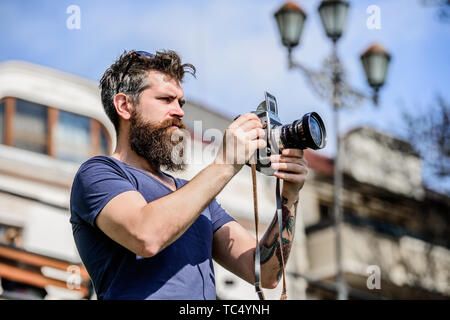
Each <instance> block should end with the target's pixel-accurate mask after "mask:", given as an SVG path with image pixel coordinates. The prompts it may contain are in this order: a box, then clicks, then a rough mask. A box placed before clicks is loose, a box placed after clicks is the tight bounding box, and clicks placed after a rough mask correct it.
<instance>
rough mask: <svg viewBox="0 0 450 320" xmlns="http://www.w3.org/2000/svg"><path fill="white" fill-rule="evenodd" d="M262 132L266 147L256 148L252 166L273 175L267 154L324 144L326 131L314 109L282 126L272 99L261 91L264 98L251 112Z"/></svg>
mask: <svg viewBox="0 0 450 320" xmlns="http://www.w3.org/2000/svg"><path fill="white" fill-rule="evenodd" d="M253 113H255V114H256V115H257V116H258V118H259V119H260V120H261V122H262V124H263V129H264V130H265V131H266V135H265V137H264V139H265V140H266V147H265V148H263V149H258V150H256V161H255V167H256V170H258V171H259V172H261V173H263V174H265V175H267V176H273V173H274V172H275V170H274V169H272V168H271V162H270V156H271V155H272V154H281V152H282V151H283V149H288V148H289V149H307V148H311V149H314V150H316V149H322V148H324V147H325V145H326V130H325V126H324V124H323V121H322V119H321V117H320V116H319V115H318V114H317V113H316V112H310V113H307V114H305V115H304V116H303V117H302V119H298V120H295V121H294V122H293V123H292V124H288V125H283V124H282V123H281V120H280V118H279V117H278V104H277V100H276V98H275V97H274V96H273V95H271V94H270V93H268V92H265V100H264V101H263V102H261V103H260V104H259V106H258V108H256V111H253Z"/></svg>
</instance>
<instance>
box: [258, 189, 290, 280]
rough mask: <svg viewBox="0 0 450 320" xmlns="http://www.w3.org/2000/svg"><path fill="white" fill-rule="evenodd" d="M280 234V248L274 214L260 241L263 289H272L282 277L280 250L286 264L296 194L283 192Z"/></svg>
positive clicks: (276, 221) (276, 219)
mask: <svg viewBox="0 0 450 320" xmlns="http://www.w3.org/2000/svg"><path fill="white" fill-rule="evenodd" d="M281 205H282V234H281V241H282V246H280V237H279V227H278V217H277V215H276V214H275V216H274V218H273V220H272V222H271V224H270V225H269V228H268V229H267V231H266V233H265V234H264V236H263V237H262V239H261V242H260V249H261V283H262V285H263V286H264V287H269V288H270V287H273V286H274V283H278V281H279V280H280V277H281V275H282V260H281V249H280V247H281V248H282V250H283V257H284V263H285V264H286V263H287V260H288V257H289V253H290V252H291V247H292V243H293V241H294V232H295V221H296V213H297V205H298V194H289V193H288V192H285V190H283V192H282V198H281Z"/></svg>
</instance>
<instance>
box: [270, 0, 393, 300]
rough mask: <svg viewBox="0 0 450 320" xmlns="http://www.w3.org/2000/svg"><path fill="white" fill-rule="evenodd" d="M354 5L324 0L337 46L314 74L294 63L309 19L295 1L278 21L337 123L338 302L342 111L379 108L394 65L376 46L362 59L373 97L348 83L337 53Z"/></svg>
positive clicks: (340, 281)
mask: <svg viewBox="0 0 450 320" xmlns="http://www.w3.org/2000/svg"><path fill="white" fill-rule="evenodd" d="M349 7H350V5H349V3H348V2H346V1H342V0H322V2H321V3H320V5H319V8H318V11H319V14H320V19H321V21H322V25H323V27H324V30H325V33H326V35H327V37H328V38H329V39H330V40H331V41H332V42H333V48H332V54H331V56H329V57H327V58H326V59H325V62H324V65H323V68H322V70H320V71H313V70H311V69H309V68H308V67H306V66H305V65H303V64H301V63H299V62H297V61H294V59H293V58H292V50H293V48H294V47H296V46H297V45H298V44H299V42H300V38H301V34H302V31H303V25H304V22H305V21H306V19H307V15H306V13H305V11H304V10H303V9H302V8H301V7H300V6H299V5H298V4H296V3H294V2H292V1H288V2H286V3H285V4H284V5H283V6H282V7H281V8H280V9H279V10H278V11H277V12H275V19H276V21H277V25H278V30H279V33H280V36H281V40H282V43H283V45H284V46H285V47H286V48H287V49H288V62H289V68H290V69H297V70H299V71H301V72H302V74H303V75H304V76H305V77H306V79H307V80H308V84H309V85H310V86H311V87H312V89H313V91H314V92H315V93H316V94H318V95H319V96H320V97H321V98H323V99H325V100H327V101H329V102H330V103H331V105H332V106H333V119H334V129H335V137H336V156H335V164H334V208H333V210H334V226H335V250H336V287H337V298H338V299H340V300H345V299H347V297H348V288H347V286H346V284H345V281H344V277H343V268H342V239H341V228H342V221H343V214H342V210H341V192H342V182H343V177H342V163H343V161H342V160H343V159H342V156H343V154H342V152H341V149H342V146H341V144H342V143H341V141H340V137H339V111H340V110H341V109H342V108H356V107H357V106H359V105H360V104H361V103H362V102H363V101H364V100H367V99H370V100H372V101H373V102H374V103H375V104H378V92H379V89H380V88H381V87H382V86H383V84H384V82H385V79H386V74H387V69H388V65H389V61H390V55H389V53H388V52H387V51H386V50H385V49H384V48H383V47H382V46H381V45H378V44H377V45H372V46H371V47H369V48H368V49H367V50H365V51H364V53H363V54H362V55H361V62H362V64H363V67H364V72H365V75H366V78H367V81H368V83H369V85H370V86H371V87H372V89H373V93H372V95H367V94H365V93H362V92H360V91H358V90H356V89H353V88H352V87H351V86H350V85H349V84H348V83H347V81H346V78H345V72H344V67H343V65H342V63H341V61H340V59H339V56H338V53H337V43H338V40H339V39H340V38H341V36H342V34H343V32H344V29H345V24H346V20H347V13H348V9H349Z"/></svg>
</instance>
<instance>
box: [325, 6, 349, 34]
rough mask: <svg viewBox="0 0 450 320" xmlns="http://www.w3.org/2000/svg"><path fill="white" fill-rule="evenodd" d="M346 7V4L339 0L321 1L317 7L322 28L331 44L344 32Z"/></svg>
mask: <svg viewBox="0 0 450 320" xmlns="http://www.w3.org/2000/svg"><path fill="white" fill-rule="evenodd" d="M348 7H349V4H348V2H345V1H341V0H323V1H322V3H321V4H320V6H319V9H318V10H319V14H320V19H321V21H322V25H323V28H324V29H325V32H326V34H327V37H328V38H330V39H331V40H333V42H336V41H337V40H338V39H339V38H340V37H341V35H342V33H343V32H344V27H345V23H346V21H347V12H348Z"/></svg>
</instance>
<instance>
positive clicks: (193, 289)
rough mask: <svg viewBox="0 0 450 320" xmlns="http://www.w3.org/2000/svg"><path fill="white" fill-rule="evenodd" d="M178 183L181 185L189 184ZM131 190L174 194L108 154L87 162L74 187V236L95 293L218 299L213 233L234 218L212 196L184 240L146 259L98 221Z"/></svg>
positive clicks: (101, 296)
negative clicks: (106, 208)
mask: <svg viewBox="0 0 450 320" xmlns="http://www.w3.org/2000/svg"><path fill="white" fill-rule="evenodd" d="M168 176H170V175H168ZM174 181H175V183H176V186H177V189H179V188H181V187H182V186H183V185H184V184H186V183H187V182H188V181H186V180H182V179H176V178H174ZM130 190H134V191H138V192H140V193H141V194H142V195H143V197H144V198H145V200H146V201H147V202H151V201H153V200H156V199H158V198H161V197H163V196H165V195H167V194H169V193H171V192H172V190H170V189H169V188H168V187H167V186H165V185H164V184H163V183H161V182H160V181H159V180H157V179H155V178H154V177H152V176H151V175H149V174H148V173H146V172H145V171H143V170H140V169H137V168H134V167H132V166H129V165H127V164H125V163H123V162H121V161H119V160H116V159H114V158H112V157H105V156H98V157H94V158H91V159H89V160H87V161H86V162H85V163H83V164H82V165H81V167H80V169H79V170H78V172H77V174H76V176H75V179H74V182H73V185H72V192H71V197H70V211H71V217H70V222H71V223H72V231H73V236H74V239H75V243H76V246H77V249H78V252H79V254H80V257H81V259H82V261H83V263H84V265H85V267H86V269H87V271H88V273H89V275H90V277H91V279H92V282H93V284H94V288H95V291H96V293H97V297H98V298H99V299H139V300H140V299H179V300H185V299H208V300H210V299H216V291H215V280H214V268H213V263H212V258H211V252H212V240H213V233H214V232H215V231H216V230H217V229H219V228H220V227H221V226H222V225H224V224H225V223H227V222H229V221H232V220H233V218H231V217H230V216H229V215H228V214H227V213H226V212H225V211H224V210H223V209H222V207H221V206H220V205H219V204H218V203H217V201H216V200H215V199H214V200H213V201H212V202H211V203H210V204H209V205H208V206H207V207H206V209H205V210H204V211H203V212H202V213H201V215H200V216H199V217H198V218H197V220H196V221H195V222H194V223H193V224H192V226H191V227H190V228H189V229H188V230H187V231H186V232H185V233H184V234H183V235H182V236H181V237H180V238H178V239H177V240H176V241H174V242H173V243H172V244H171V245H169V246H167V247H166V248H165V249H164V250H162V251H161V252H159V253H158V254H156V255H155V256H153V257H150V258H142V257H140V256H139V255H136V254H135V253H133V252H131V251H130V250H128V249H126V248H125V247H123V246H121V245H120V244H118V243H117V242H115V241H113V240H112V239H111V238H109V237H108V236H107V235H105V234H104V233H103V232H102V231H101V230H100V229H99V228H98V227H97V225H96V223H95V218H96V217H97V215H98V214H99V212H100V211H101V210H102V209H103V208H104V206H105V205H106V204H107V203H108V202H109V201H110V200H111V199H113V198H114V197H116V196H117V195H119V194H121V193H123V192H126V191H130Z"/></svg>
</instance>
